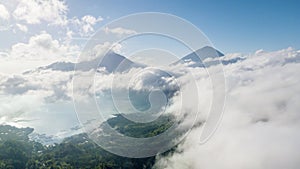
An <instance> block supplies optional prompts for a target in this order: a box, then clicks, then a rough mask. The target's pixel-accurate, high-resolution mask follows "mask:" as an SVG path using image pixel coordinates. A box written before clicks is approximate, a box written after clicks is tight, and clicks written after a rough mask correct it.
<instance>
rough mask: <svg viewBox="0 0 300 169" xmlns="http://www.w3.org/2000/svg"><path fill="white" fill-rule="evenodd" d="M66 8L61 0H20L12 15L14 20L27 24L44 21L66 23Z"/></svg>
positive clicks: (56, 23)
mask: <svg viewBox="0 0 300 169" xmlns="http://www.w3.org/2000/svg"><path fill="white" fill-rule="evenodd" d="M67 10H68V8H67V6H66V4H65V2H64V1H61V0H49V1H44V0H20V2H19V4H18V6H17V8H16V9H15V10H14V12H13V16H14V18H15V19H16V20H21V21H25V22H26V23H28V24H39V23H41V22H42V21H46V22H48V23H50V24H54V25H66V24H67V17H66V13H67Z"/></svg>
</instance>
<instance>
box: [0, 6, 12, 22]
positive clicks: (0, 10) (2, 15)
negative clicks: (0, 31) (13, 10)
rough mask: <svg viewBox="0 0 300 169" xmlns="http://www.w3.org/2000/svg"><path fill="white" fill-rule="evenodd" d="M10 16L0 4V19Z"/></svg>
mask: <svg viewBox="0 0 300 169" xmlns="http://www.w3.org/2000/svg"><path fill="white" fill-rule="evenodd" d="M9 18H10V14H9V12H8V11H7V9H6V7H5V6H4V5H2V4H0V19H3V20H8V19H9Z"/></svg>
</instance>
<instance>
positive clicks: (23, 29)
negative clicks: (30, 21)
mask: <svg viewBox="0 0 300 169" xmlns="http://www.w3.org/2000/svg"><path fill="white" fill-rule="evenodd" d="M16 26H17V27H18V28H19V29H20V31H23V32H27V31H28V28H27V26H26V25H22V24H18V23H17V24H16Z"/></svg>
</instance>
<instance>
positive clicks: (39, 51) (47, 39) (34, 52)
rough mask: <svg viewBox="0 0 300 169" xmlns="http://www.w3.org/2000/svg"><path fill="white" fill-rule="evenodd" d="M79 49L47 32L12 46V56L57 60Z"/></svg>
mask: <svg viewBox="0 0 300 169" xmlns="http://www.w3.org/2000/svg"><path fill="white" fill-rule="evenodd" d="M74 51H75V52H76V51H78V49H77V48H76V46H70V45H65V44H62V43H61V42H59V41H58V40H56V39H53V37H52V36H51V35H50V34H48V33H46V32H42V33H41V34H38V35H34V36H32V37H30V39H29V41H28V43H17V44H15V45H13V46H12V48H11V52H10V56H11V58H14V59H29V60H41V59H43V60H52V61H53V60H55V59H58V58H64V57H65V58H66V57H68V56H69V57H70V56H72V54H74V53H73V52H74Z"/></svg>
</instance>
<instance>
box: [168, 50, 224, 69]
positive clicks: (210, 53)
mask: <svg viewBox="0 0 300 169" xmlns="http://www.w3.org/2000/svg"><path fill="white" fill-rule="evenodd" d="M222 56H224V54H223V53H221V52H220V51H218V50H217V49H215V48H213V47H210V46H205V47H203V48H200V49H198V50H196V51H194V52H192V53H190V54H188V55H187V56H185V57H183V58H181V59H180V60H179V61H177V62H175V63H172V65H177V64H180V63H181V64H182V63H190V64H189V66H190V67H204V63H203V61H204V60H205V59H207V58H212V59H213V58H218V57H222ZM206 66H207V65H206Z"/></svg>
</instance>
